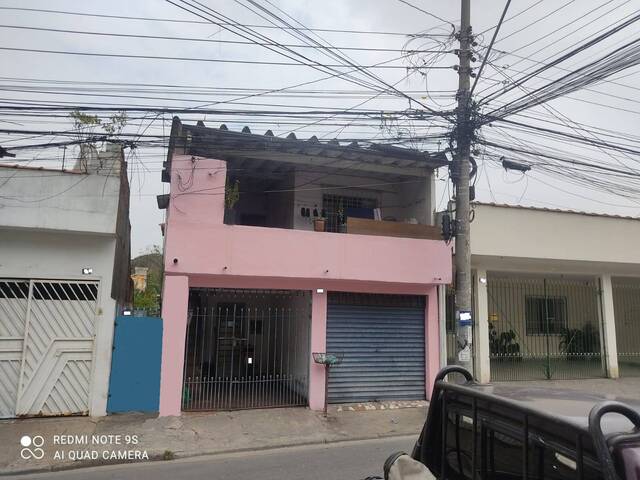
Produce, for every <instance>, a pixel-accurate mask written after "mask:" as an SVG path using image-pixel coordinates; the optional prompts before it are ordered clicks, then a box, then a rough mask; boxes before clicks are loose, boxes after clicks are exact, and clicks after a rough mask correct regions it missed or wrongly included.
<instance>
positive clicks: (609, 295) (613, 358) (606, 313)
mask: <svg viewBox="0 0 640 480" xmlns="http://www.w3.org/2000/svg"><path fill="white" fill-rule="evenodd" d="M600 298H601V306H602V308H601V311H602V322H601V325H602V327H601V329H600V343H601V351H602V356H603V359H604V365H605V374H606V375H607V377H609V378H618V377H619V376H620V374H619V372H618V346H617V344H616V318H615V310H614V307H613V285H612V283H611V275H601V276H600Z"/></svg>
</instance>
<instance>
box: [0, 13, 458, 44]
mask: <svg viewBox="0 0 640 480" xmlns="http://www.w3.org/2000/svg"><path fill="white" fill-rule="evenodd" d="M0 10H14V11H23V12H37V13H55V14H61V15H74V16H82V17H94V18H110V19H117V20H138V21H146V22H167V23H187V24H199V25H210V24H211V22H207V21H201V20H183V19H176V18H150V17H134V16H125V15H105V14H97V13H81V12H70V11H64V10H48V9H40V8H23V7H0ZM224 25H225V26H229V25H233V24H232V23H225V24H224ZM244 26H245V27H251V28H262V29H274V28H278V29H279V27H274V26H272V25H255V24H244ZM305 30H308V31H312V32H328V33H350V34H366V35H392V36H401V37H406V36H407V35H409V34H408V33H406V32H386V31H376V30H345V29H336V28H305ZM418 35H420V36H424V37H448V36H449V35H445V34H429V35H427V34H418Z"/></svg>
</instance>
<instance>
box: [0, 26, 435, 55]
mask: <svg viewBox="0 0 640 480" xmlns="http://www.w3.org/2000/svg"><path fill="white" fill-rule="evenodd" d="M0 28H8V29H16V30H32V31H39V32H52V33H65V34H75V35H93V36H103V37H115V38H142V39H152V40H172V41H186V42H202V43H219V44H227V45H254V44H255V45H260V46H273V47H275V46H278V44H277V43H259V42H258V43H253V42H248V41H241V40H221V39H212V38H190V37H172V36H162V35H142V34H132V33H114V32H93V31H87V30H67V29H60V28H44V27H33V26H24V25H0ZM282 46H285V47H289V48H314V49H322V48H325V49H329V50H331V49H334V50H354V51H363V52H401V51H403V50H402V49H399V48H373V47H345V46H341V47H315V46H311V45H299V44H282ZM416 52H417V53H440V51H439V50H416Z"/></svg>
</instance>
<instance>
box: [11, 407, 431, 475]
mask: <svg viewBox="0 0 640 480" xmlns="http://www.w3.org/2000/svg"><path fill="white" fill-rule="evenodd" d="M417 405H419V406H416V404H415V403H414V404H407V405H403V404H395V403H394V404H386V405H385V404H382V406H381V405H377V406H373V405H360V406H352V407H345V406H342V407H341V408H339V409H337V408H335V407H334V408H331V409H330V411H329V416H328V418H324V417H323V415H322V413H318V412H314V411H311V410H308V409H306V408H281V409H268V410H246V411H237V412H216V413H214V412H207V413H188V414H184V415H182V416H181V417H163V418H156V417H154V416H149V415H143V414H126V415H112V416H108V417H102V418H89V417H66V418H40V419H37V418H33V419H23V420H3V421H0V444H2V446H3V447H2V448H0V475H7V474H17V473H27V472H37V471H53V470H62V469H68V468H77V467H84V466H91V465H101V464H114V463H128V462H136V461H150V460H163V459H164V460H168V459H172V458H181V457H182V458H184V457H191V456H197V455H208V454H216V453H227V452H238V451H244V450H247V451H253V450H259V449H269V448H278V447H286V446H294V445H305V444H320V443H329V442H340V441H347V440H362V439H371V438H382V437H390V436H400V435H416V438H417V435H418V433H419V432H420V429H421V428H422V425H423V423H424V420H425V417H426V403H425V402H420V403H418V404H417ZM381 407H382V409H381ZM25 435H27V436H29V437H30V438H31V439H32V443H31V445H28V446H27V447H24V446H23V445H21V443H20V441H21V438H22V437H23V436H25ZM36 436H41V437H42V439H43V440H44V444H43V445H42V446H41V447H38V445H37V444H39V443H40V439H39V438H35V437H36ZM136 442H137V443H136ZM26 443H28V442H26ZM63 443H64V444H63ZM37 448H41V449H42V452H43V453H44V455H43V456H42V458H40V459H37V458H33V457H34V456H35V457H39V456H40V454H41V453H42V452H41V451H38V450H37ZM26 449H28V450H26ZM21 454H22V455H24V456H27V457H31V458H27V459H24V458H22V455H21ZM70 457H71V458H70Z"/></svg>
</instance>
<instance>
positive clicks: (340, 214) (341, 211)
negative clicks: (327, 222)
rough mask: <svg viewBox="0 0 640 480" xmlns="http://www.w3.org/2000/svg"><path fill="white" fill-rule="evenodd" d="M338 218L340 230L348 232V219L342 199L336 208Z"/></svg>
mask: <svg viewBox="0 0 640 480" xmlns="http://www.w3.org/2000/svg"><path fill="white" fill-rule="evenodd" d="M336 220H337V222H338V232H340V233H346V231H347V224H346V220H347V219H346V218H345V216H344V206H343V205H342V200H340V202H339V203H338V208H337V210H336Z"/></svg>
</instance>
